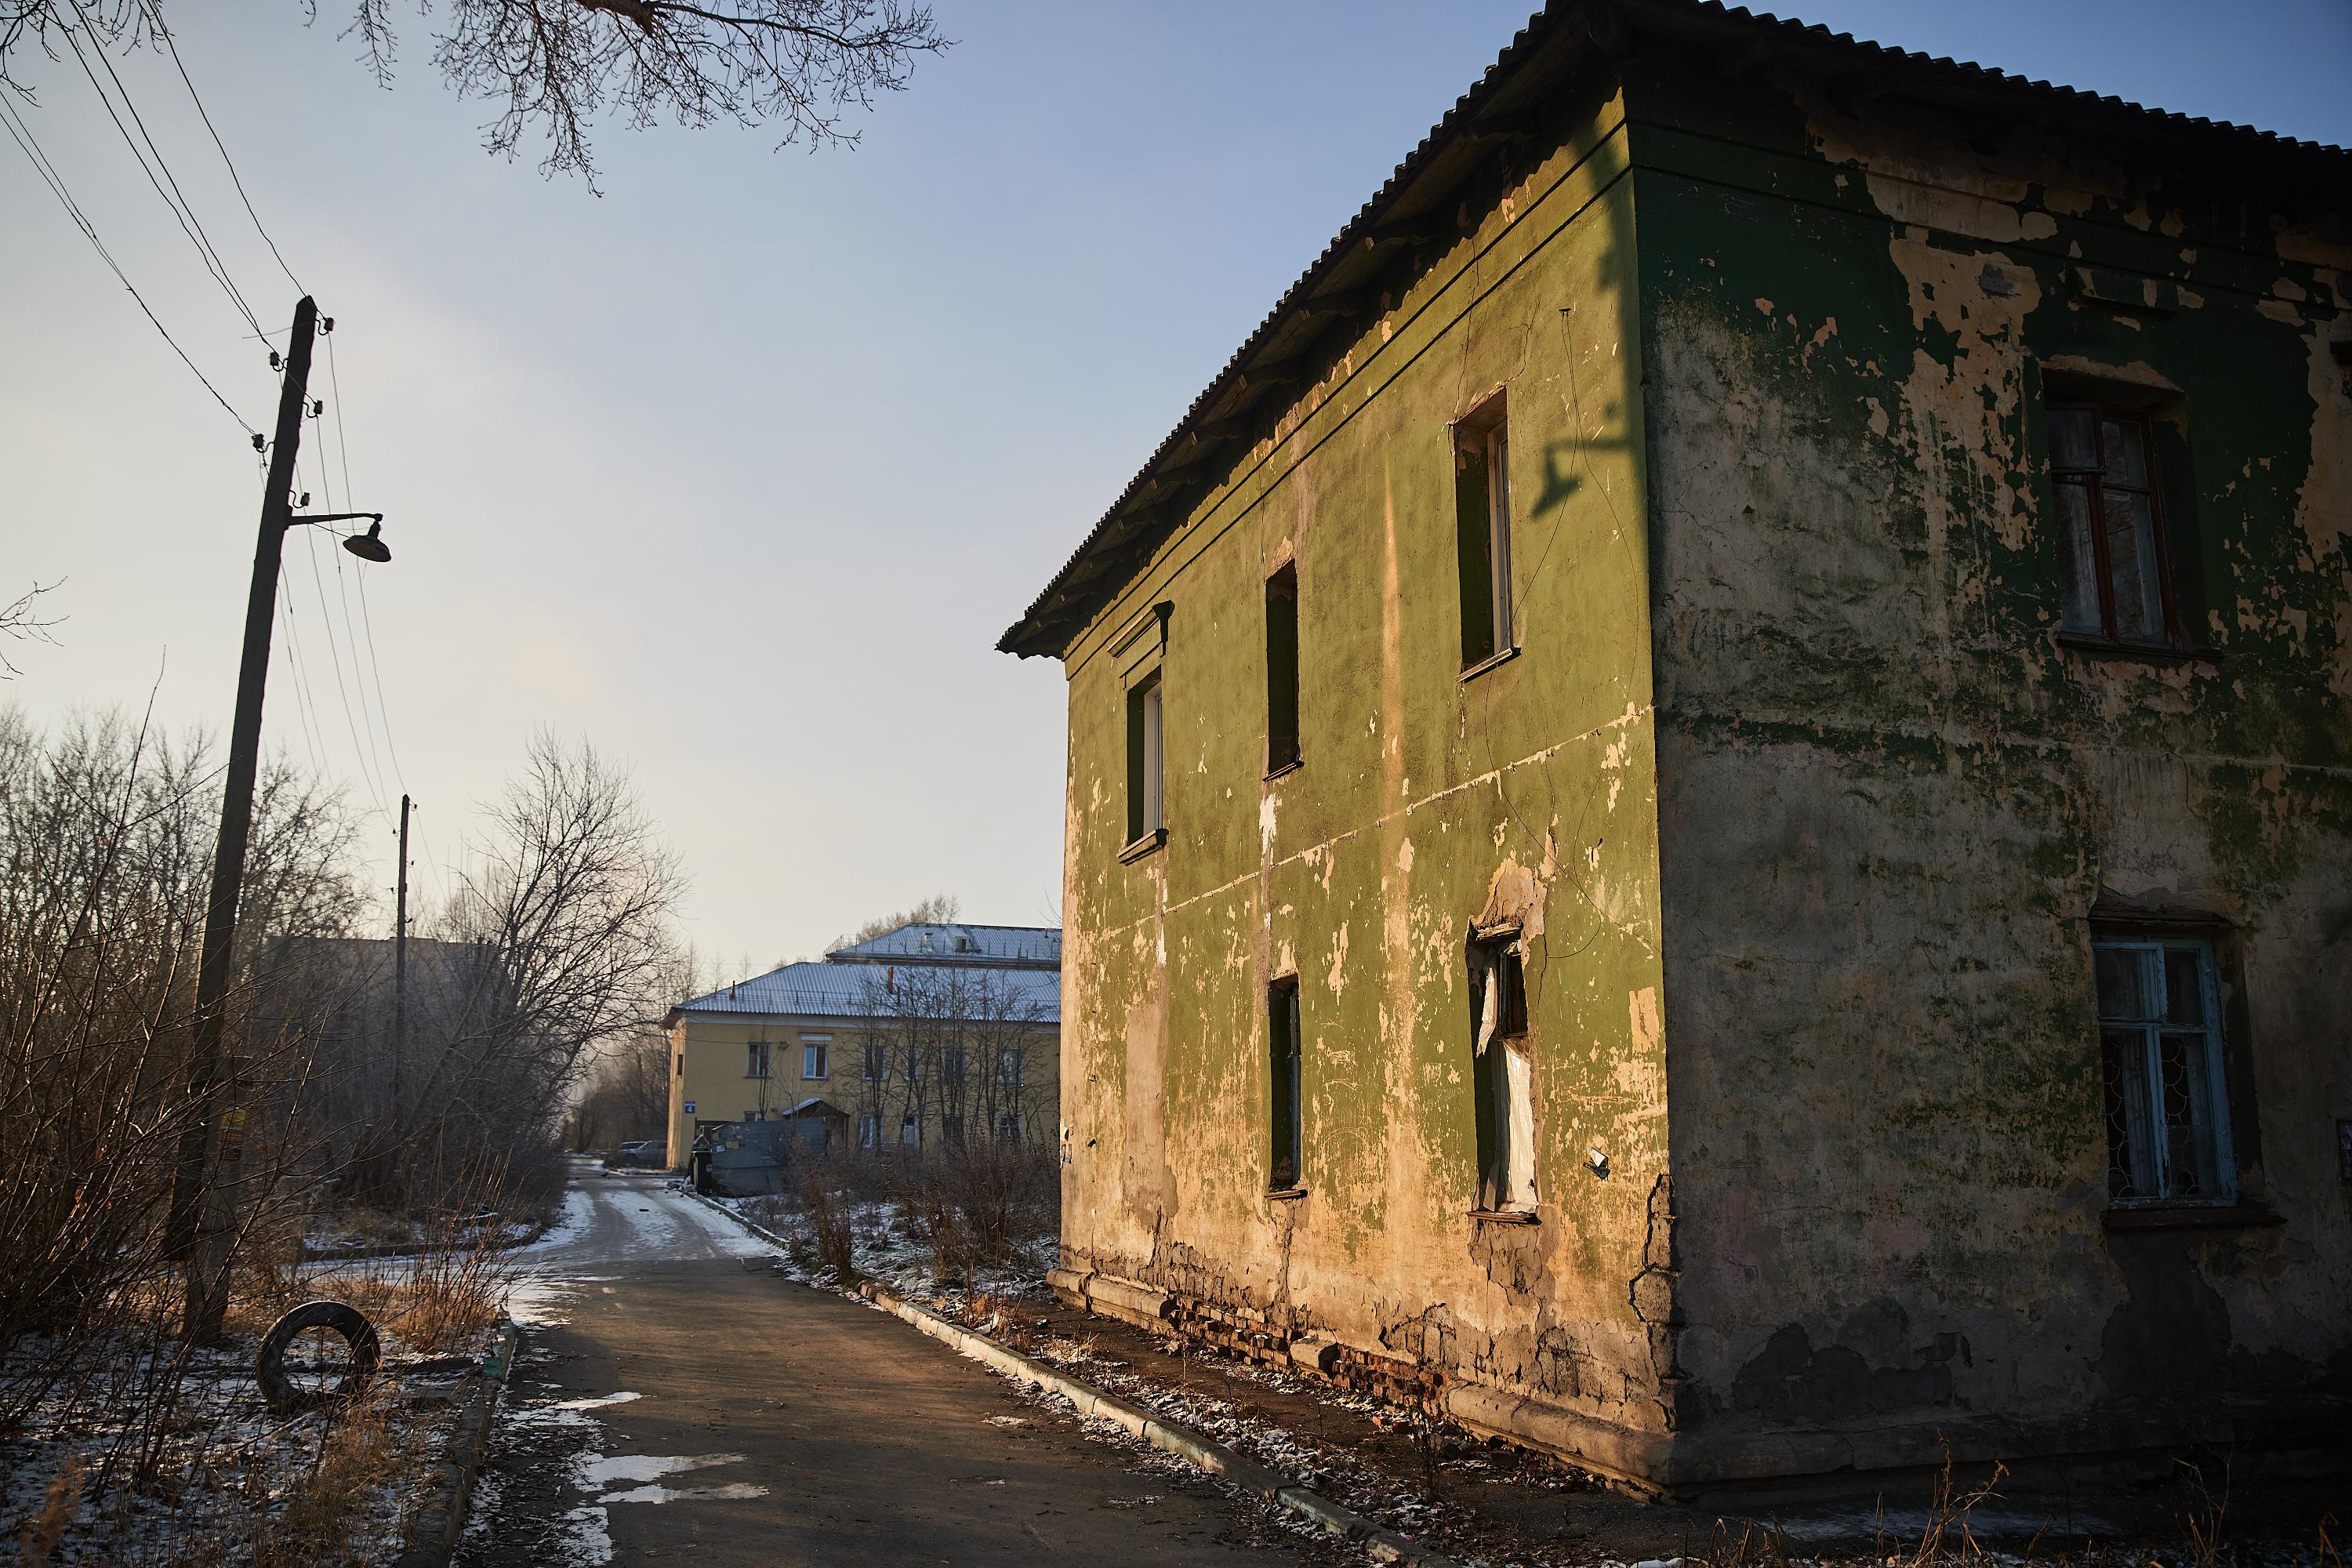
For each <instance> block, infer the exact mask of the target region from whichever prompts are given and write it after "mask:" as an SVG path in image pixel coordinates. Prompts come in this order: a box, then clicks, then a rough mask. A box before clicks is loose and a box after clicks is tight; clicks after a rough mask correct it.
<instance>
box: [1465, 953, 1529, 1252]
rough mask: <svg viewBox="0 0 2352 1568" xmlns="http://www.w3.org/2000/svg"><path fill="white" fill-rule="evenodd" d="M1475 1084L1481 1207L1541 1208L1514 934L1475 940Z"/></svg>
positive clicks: (1522, 985)
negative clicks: (1537, 1197) (1539, 1205)
mask: <svg viewBox="0 0 2352 1568" xmlns="http://www.w3.org/2000/svg"><path fill="white" fill-rule="evenodd" d="M1470 1016H1471V1019H1472V1021H1473V1024H1474V1026H1475V1036H1474V1040H1475V1045H1474V1046H1473V1047H1472V1053H1471V1082H1472V1085H1473V1093H1474V1094H1475V1099H1476V1110H1477V1122H1478V1207H1479V1208H1480V1209H1482V1210H1485V1211H1486V1212H1488V1213H1497V1214H1499V1213H1502V1212H1504V1211H1506V1210H1524V1209H1532V1208H1534V1207H1535V1204H1536V1139H1535V1131H1536V1128H1535V1121H1536V1118H1535V1067H1534V1060H1533V1057H1532V1054H1531V1053H1532V1049H1533V1044H1534V1043H1533V1041H1531V1040H1530V1039H1529V1038H1528V992H1527V971H1526V965H1525V963H1524V960H1523V958H1522V953H1521V947H1520V942H1519V933H1518V932H1517V931H1489V932H1483V933H1480V934H1478V935H1475V936H1474V937H1472V939H1471V942H1470Z"/></svg>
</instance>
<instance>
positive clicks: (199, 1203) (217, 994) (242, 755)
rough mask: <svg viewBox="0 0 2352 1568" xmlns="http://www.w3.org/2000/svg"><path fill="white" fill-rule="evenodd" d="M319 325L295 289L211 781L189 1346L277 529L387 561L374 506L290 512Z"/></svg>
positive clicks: (230, 1130)
mask: <svg viewBox="0 0 2352 1568" xmlns="http://www.w3.org/2000/svg"><path fill="white" fill-rule="evenodd" d="M318 331H319V308H318V306H317V305H316V304H315V303H313V302H312V301H311V300H310V297H309V296H308V295H305V296H304V297H303V298H302V300H301V302H300V303H299V304H297V305H296V306H295V307H294V331H293V332H292V334H291V335H290V337H289V341H288V342H287V350H286V362H285V371H286V379H285V382H284V383H283V384H282V385H281V386H280V387H279V389H278V439H277V442H276V444H275V445H274V446H272V447H270V449H269V479H268V489H264V490H263V491H262V495H261V531H260V536H259V538H258V539H257V541H256V542H255V544H254V550H253V583H252V585H251V586H250V588H248V589H247V594H246V600H245V651H244V654H243V657H242V658H241V659H240V660H239V662H238V665H237V671H236V716H235V718H234V719H233V720H232V721H231V723H230V726H229V732H228V771H227V773H226V776H225V777H224V779H223V781H222V784H221V825H220V842H219V845H218V847H217V848H216V849H215V851H214V854H213V879H212V891H211V896H210V898H209V899H208V900H206V902H205V941H204V947H203V949H202V951H201V952H200V954H199V956H198V958H197V961H196V1016H195V1037H194V1042H193V1043H192V1045H191V1047H190V1048H189V1052H188V1104H189V1110H190V1115H189V1119H188V1121H187V1123H186V1125H185V1126H184V1127H183V1128H182V1129H181V1133H180V1165H179V1171H178V1173H177V1178H176V1180H175V1181H174V1182H173V1188H172V1206H171V1212H170V1216H169V1218H168V1219H167V1221H166V1222H165V1227H166V1240H167V1241H168V1243H169V1244H170V1246H171V1248H172V1251H173V1255H174V1256H177V1257H182V1258H186V1260H187V1292H186V1297H185V1300H184V1303H183V1311H182V1317H181V1322H182V1332H183V1333H184V1336H185V1338H186V1340H187V1342H189V1343H191V1344H210V1343H212V1342H215V1340H217V1339H219V1338H220V1327H221V1314H222V1312H223V1310H224V1309H226V1306H227V1304H228V1265H229V1259H230V1256H231V1253H232V1251H233V1249H234V1245H235V1242H236V1183H237V1179H238V1176H239V1173H240V1168H241V1167H242V1165H243V1164H244V1162H245V1110H244V1107H242V1106H241V1105H237V1104H236V1103H234V1102H233V1101H234V1100H235V1098H236V1095H235V1084H234V1082H233V1081H231V1079H233V1076H234V1075H226V1076H225V1075H224V1074H223V1072H222V1051H221V1029H222V1022H223V1019H222V1011H223V1003H224V1001H225V999H226V995H227V992H228V978H229V960H230V958H231V956H232V955H233V953H234V952H235V948H236V896H237V890H238V889H239V887H240V885H241V884H242V883H243V882H244V880H245V850H246V840H247V837H248V836H249V835H250V833H251V831H252V827H253V781H254V774H255V773H256V772H257V769H258V767H259V763H260V758H261V696H262V686H263V683H264V682H265V681H266V680H267V679H268V675H269V634H270V627H271V623H272V620H273V619H274V614H273V612H274V611H275V609H276V607H277V603H278V563H279V561H280V560H281V559H282V558H283V556H284V553H285V547H286V535H287V532H288V531H289V530H291V529H293V528H295V527H296V526H298V525H310V524H319V525H323V524H328V523H335V522H349V521H354V520H356V519H359V518H362V517H364V518H366V519H368V520H369V527H368V531H367V532H365V533H363V534H356V533H355V534H351V535H347V536H346V537H345V538H344V540H343V548H344V549H346V550H348V551H350V552H352V554H354V555H356V556H358V557H359V558H360V559H361V560H362V561H373V562H378V563H382V562H386V561H390V560H391V559H392V551H391V549H390V548H389V547H388V546H386V545H385V543H384V542H383V513H382V512H373V511H345V512H325V513H321V514H320V515H318V516H314V517H298V516H296V515H295V513H294V507H293V501H292V497H293V490H294V455H295V453H296V451H297V450H298V449H299V447H300V446H301V442H302V412H303V409H304V408H305V406H306V399H307V398H308V397H309V395H310V349H311V344H312V342H313V340H314V339H315V338H316V337H317V336H318ZM225 1102H226V1103H225Z"/></svg>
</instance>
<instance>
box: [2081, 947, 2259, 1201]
mask: <svg viewBox="0 0 2352 1568" xmlns="http://www.w3.org/2000/svg"><path fill="white" fill-rule="evenodd" d="M2091 958H2092V964H2093V969H2094V972H2095V976H2096V984H2097V989H2098V1007H2099V1058H2100V1067H2101V1076H2102V1079H2103V1084H2104V1088H2105V1100H2106V1112H2107V1193H2108V1195H2109V1196H2110V1197H2111V1198H2112V1199H2113V1200H2114V1201H2115V1202H2116V1204H2118V1205H2143V1204H2165V1203H2190V1204H2196V1203H2212V1204H2226V1203H2230V1202H2232V1201H2234V1200H2235V1198H2236V1197H2237V1192H2238V1168H2237V1163H2236V1160H2235V1158H2234V1157H2233V1154H2232V1151H2231V1141H2230V1095H2229V1084H2228V1079H2227V1077H2226V1074H2225V1073H2224V1070H2223V1060H2222V1051H2221V983H2220V976H2219V971H2218V968H2217V966H2216V964H2215V962H2214V953H2213V946H2212V943H2210V942H2207V941H2205V940H2204V939H2203V938H2201V937H2196V936H2186V935H2164V934H2158V933H2140V932H2132V933H2128V934H2123V933H2117V934H2109V935H2104V936H2095V937H2094V938H2093V940H2092V942H2091Z"/></svg>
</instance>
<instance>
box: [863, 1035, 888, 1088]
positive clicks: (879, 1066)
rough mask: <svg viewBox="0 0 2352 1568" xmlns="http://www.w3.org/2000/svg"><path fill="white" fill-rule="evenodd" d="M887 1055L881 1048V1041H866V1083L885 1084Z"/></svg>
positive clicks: (886, 1079) (886, 1080)
mask: <svg viewBox="0 0 2352 1568" xmlns="http://www.w3.org/2000/svg"><path fill="white" fill-rule="evenodd" d="M889 1078H890V1057H889V1053H888V1052H887V1050H885V1049H884V1048H883V1046H882V1042H881V1041H879V1040H869V1041H867V1042H866V1082H868V1083H887V1082H888V1081H889Z"/></svg>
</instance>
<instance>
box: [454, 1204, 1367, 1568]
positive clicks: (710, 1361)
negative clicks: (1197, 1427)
mask: <svg viewBox="0 0 2352 1568" xmlns="http://www.w3.org/2000/svg"><path fill="white" fill-rule="evenodd" d="M569 1202H570V1208H569V1211H568V1214H567V1218H566V1221H565V1223H564V1225H562V1226H559V1227H558V1228H557V1229H556V1230H554V1231H552V1232H551V1233H550V1234H549V1235H548V1236H547V1237H545V1238H543V1239H542V1240H541V1242H540V1243H539V1244H538V1245H536V1246H535V1247H532V1248H530V1251H529V1253H528V1255H527V1257H526V1265H527V1269H528V1274H527V1278H526V1279H525V1281H524V1282H523V1283H522V1284H521V1285H520V1286H519V1288H518V1289H517V1290H516V1293H515V1299H514V1302H513V1307H514V1310H515V1314H516V1317H517V1319H518V1321H521V1322H523V1323H524V1324H525V1331H524V1345H523V1352H522V1353H521V1355H520V1357H519V1358H518V1363H517V1367H516V1373H515V1378H514V1382H513V1384H511V1386H510V1388H509V1394H508V1398H507V1400H506V1402H505V1405H503V1407H502V1409H501V1411H500V1415H499V1423H498V1426H497V1427H496V1429H495V1430H494V1432H493V1435H492V1437H491V1443H490V1453H489V1458H488V1461H487V1462H486V1464H485V1466H484V1468H483V1474H482V1480H481V1483H480V1485H479V1488H478V1492H477V1497H476V1500H475V1503H474V1507H473V1510H472V1514H471V1516H470V1517H469V1519H468V1521H467V1534H466V1539H465V1542H464V1543H463V1544H462V1545H461V1546H460V1548H459V1550H458V1554H457V1562H458V1563H460V1564H463V1565H465V1568H491V1565H494V1564H495V1565H501V1568H503V1565H509V1564H517V1565H519V1564H529V1565H530V1568H570V1565H571V1564H575V1563H616V1564H634V1563H659V1562H664V1561H669V1560H676V1561H678V1562H681V1563H683V1562H688V1561H691V1562H692V1563H695V1564H697V1565H698V1568H702V1565H705V1564H708V1565H710V1568H725V1565H729V1564H735V1563H759V1564H761V1565H762V1568H767V1565H772V1564H802V1563H808V1564H824V1563H859V1564H865V1563H926V1564H929V1563H958V1564H961V1563H1119V1564H1121V1565H1122V1568H1126V1565H1129V1564H1160V1563H1167V1564H1191V1563H1215V1564H1220V1565H1234V1564H1241V1563H1293V1562H1297V1561H1299V1557H1298V1556H1297V1554H1296V1553H1294V1552H1292V1551H1291V1550H1289V1549H1287V1548H1286V1547H1285V1546H1282V1545H1280V1544H1278V1543H1271V1542H1269V1543H1264V1544H1254V1542H1266V1541H1267V1537H1266V1536H1265V1531H1264V1530H1263V1527H1262V1526H1254V1525H1253V1524H1252V1523H1251V1522H1250V1521H1248V1520H1247V1519H1246V1518H1245V1517H1244V1511H1243V1510H1242V1507H1241V1505H1237V1504H1234V1503H1232V1502H1229V1501H1228V1500H1226V1499H1225V1498H1224V1497H1223V1495H1222V1494H1220V1493H1218V1492H1217V1491H1216V1490H1214V1489H1213V1488H1212V1487H1211V1486H1210V1485H1209V1484H1208V1483H1206V1482H1205V1481H1202V1480H1199V1479H1192V1478H1187V1477H1184V1476H1181V1475H1175V1474H1171V1473H1169V1472H1168V1471H1167V1470H1166V1469H1164V1468H1157V1467H1155V1466H1152V1465H1150V1464H1149V1463H1148V1462H1147V1461H1145V1460H1143V1459H1141V1458H1138V1457H1137V1456H1135V1455H1133V1454H1131V1453H1129V1452H1127V1451H1125V1450H1122V1449H1121V1448H1119V1447H1114V1446H1112V1445H1109V1444H1107V1443H1104V1442H1101V1441H1099V1440H1092V1439H1089V1438H1087V1436H1085V1435H1084V1434H1083V1433H1082V1431H1081V1430H1080V1428H1079V1426H1078V1425H1077V1423H1076V1420H1075V1418H1073V1417H1072V1416H1071V1415H1069V1414H1068V1413H1067V1409H1066V1407H1064V1408H1063V1409H1062V1410H1061V1411H1060V1412H1058V1413H1057V1412H1056V1411H1055V1410H1053V1409H1051V1408H1048V1407H1046V1406H1044V1405H1039V1404H1036V1403H1034V1402H1030V1401H1025V1400H1024V1399H1022V1398H1020V1397H1018V1396H1016V1395H1015V1394H1014V1393H1013V1388H1012V1385H1011V1384H1007V1383H1006V1382H1005V1381H1003V1379H1001V1378H999V1377H997V1376H996V1375H995V1374H993V1373H990V1372H987V1371H985V1370H983V1369H982V1368H981V1367H979V1366H977V1365H975V1364H974V1363H971V1362H969V1361H966V1360H964V1359H963V1358H962V1357H961V1356H958V1355H956V1354H955V1353H953V1352H950V1351H949V1350H948V1349H946V1348H945V1347H944V1346H942V1345H940V1344H939V1343H938V1342H936V1341H933V1340H930V1339H928V1338H926V1337H924V1336H923V1335H921V1334H919V1333H917V1332H916V1331H914V1330H912V1329H910V1328H908V1326H907V1325H906V1324H904V1323H902V1322H900V1321H898V1319H896V1318H893V1317H890V1316H887V1314H885V1313H882V1312H878V1311H876V1310H873V1309H871V1308H869V1307H867V1306H866V1305H864V1304H863V1303H860V1302H854V1301H851V1300H846V1299H845V1298H843V1297H840V1296H836V1295H834V1294H832V1293H831V1292H829V1291H823V1290H817V1289H811V1288H809V1287H807V1286H803V1285H799V1284H795V1283H793V1281H791V1280H789V1279H784V1278H782V1276H781V1275H780V1274H778V1273H777V1271H776V1269H775V1268H774V1266H773V1258H772V1254H771V1253H770V1251H769V1249H768V1248H767V1247H765V1246H764V1245H763V1244H761V1243H760V1242H759V1241H757V1240H756V1239H755V1238H753V1237H750V1236H749V1235H747V1234H746V1233H744V1232H742V1231H741V1230H740V1227H737V1226H733V1225H732V1224H730V1222H729V1221H727V1220H726V1219H724V1218H723V1217H721V1216H719V1215H715V1214H712V1213H711V1212H710V1211H709V1209H707V1208H705V1207H703V1206H702V1205H699V1204H697V1203H695V1202H694V1201H693V1200H692V1199H690V1198H688V1197H685V1196H684V1195H682V1194H677V1193H675V1192H671V1191H669V1190H667V1187H666V1186H665V1184H664V1183H663V1182H662V1180H661V1179H659V1178H657V1177H654V1176H649V1175H629V1176H617V1177H608V1176H605V1175H604V1174H603V1173H599V1172H596V1171H594V1170H593V1167H588V1166H584V1165H583V1166H581V1167H579V1174H578V1175H577V1177H576V1178H575V1183H574V1185H573V1188H572V1193H571V1194H570V1199H569ZM1313 1555H1315V1556H1316V1557H1318V1559H1319V1558H1320V1557H1321V1556H1322V1554H1321V1553H1319V1552H1316V1553H1314V1554H1313Z"/></svg>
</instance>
